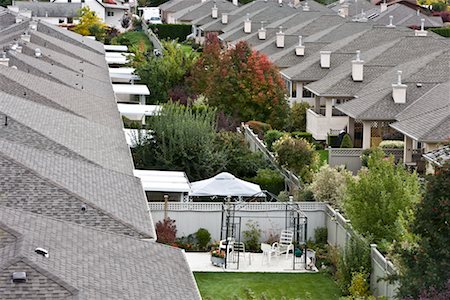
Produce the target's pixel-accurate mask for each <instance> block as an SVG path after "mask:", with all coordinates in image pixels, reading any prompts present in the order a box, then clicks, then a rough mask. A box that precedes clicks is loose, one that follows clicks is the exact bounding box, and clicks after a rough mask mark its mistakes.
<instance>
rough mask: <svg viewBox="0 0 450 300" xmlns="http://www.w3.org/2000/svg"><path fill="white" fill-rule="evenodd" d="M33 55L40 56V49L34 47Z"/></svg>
mask: <svg viewBox="0 0 450 300" xmlns="http://www.w3.org/2000/svg"><path fill="white" fill-rule="evenodd" d="M34 56H35V57H37V58H39V57H41V56H42V51H41V49H39V48H36V49H34Z"/></svg>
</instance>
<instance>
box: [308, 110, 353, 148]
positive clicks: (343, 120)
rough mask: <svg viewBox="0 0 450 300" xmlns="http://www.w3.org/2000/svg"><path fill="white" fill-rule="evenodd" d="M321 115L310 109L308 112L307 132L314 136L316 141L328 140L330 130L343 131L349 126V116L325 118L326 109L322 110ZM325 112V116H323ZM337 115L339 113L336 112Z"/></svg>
mask: <svg viewBox="0 0 450 300" xmlns="http://www.w3.org/2000/svg"><path fill="white" fill-rule="evenodd" d="M320 111H321V114H318V113H316V112H314V111H313V110H311V109H308V110H307V112H306V131H308V132H309V133H311V134H312V136H313V138H314V139H316V140H322V141H323V140H326V139H327V135H328V133H329V132H330V130H339V131H340V130H342V129H344V128H345V127H346V126H347V124H348V116H335V115H334V111H333V114H332V116H330V117H328V116H325V109H320ZM322 112H323V114H322ZM336 113H337V111H336Z"/></svg>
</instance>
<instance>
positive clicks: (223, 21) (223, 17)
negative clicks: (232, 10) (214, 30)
mask: <svg viewBox="0 0 450 300" xmlns="http://www.w3.org/2000/svg"><path fill="white" fill-rule="evenodd" d="M222 24H228V14H227V13H222Z"/></svg>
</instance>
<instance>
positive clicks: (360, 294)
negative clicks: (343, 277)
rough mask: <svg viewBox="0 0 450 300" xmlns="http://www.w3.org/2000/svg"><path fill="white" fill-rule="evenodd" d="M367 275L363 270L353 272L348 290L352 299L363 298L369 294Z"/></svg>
mask: <svg viewBox="0 0 450 300" xmlns="http://www.w3.org/2000/svg"><path fill="white" fill-rule="evenodd" d="M368 277H369V276H368V275H367V274H366V273H363V272H353V273H352V281H351V283H350V287H349V288H348V291H349V293H350V295H352V297H353V298H354V299H365V298H366V297H367V296H369V295H370V285H369V282H368Z"/></svg>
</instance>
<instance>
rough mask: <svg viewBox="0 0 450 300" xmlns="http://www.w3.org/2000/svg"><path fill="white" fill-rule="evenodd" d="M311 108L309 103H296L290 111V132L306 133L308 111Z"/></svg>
mask: <svg viewBox="0 0 450 300" xmlns="http://www.w3.org/2000/svg"><path fill="white" fill-rule="evenodd" d="M308 108H309V104H308V103H307V102H302V103H300V102H295V103H294V104H293V105H292V107H291V111H290V117H289V121H290V124H289V130H290V131H305V130H306V111H307V110H308Z"/></svg>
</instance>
